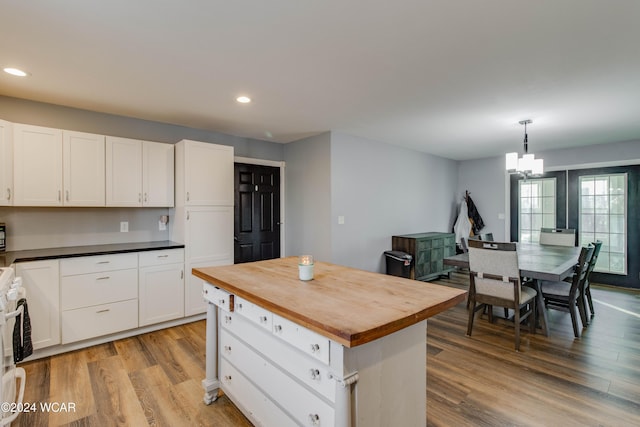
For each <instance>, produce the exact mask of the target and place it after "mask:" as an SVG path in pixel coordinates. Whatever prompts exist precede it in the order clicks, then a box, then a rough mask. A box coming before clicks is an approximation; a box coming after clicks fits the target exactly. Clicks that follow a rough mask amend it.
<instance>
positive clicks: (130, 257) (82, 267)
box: [60, 253, 138, 276]
mask: <svg viewBox="0 0 640 427" xmlns="http://www.w3.org/2000/svg"><path fill="white" fill-rule="evenodd" d="M127 268H138V254H137V253H127V254H114V255H96V256H88V257H79V258H68V259H62V260H60V275H61V276H71V275H74V274H87V273H99V272H101V271H112V270H125V269H127Z"/></svg>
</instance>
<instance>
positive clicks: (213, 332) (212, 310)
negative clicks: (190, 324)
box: [202, 302, 220, 405]
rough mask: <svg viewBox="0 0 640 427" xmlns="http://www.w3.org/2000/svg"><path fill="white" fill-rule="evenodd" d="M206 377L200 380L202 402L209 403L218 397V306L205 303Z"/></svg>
mask: <svg viewBox="0 0 640 427" xmlns="http://www.w3.org/2000/svg"><path fill="white" fill-rule="evenodd" d="M206 334H207V337H206V338H207V343H206V356H205V361H206V377H205V379H203V380H202V387H203V388H204V403H205V404H206V405H210V404H211V403H212V402H215V401H216V400H217V399H218V389H219V388H220V380H219V379H218V308H217V307H216V306H215V305H214V304H212V303H210V302H208V303H207V331H206Z"/></svg>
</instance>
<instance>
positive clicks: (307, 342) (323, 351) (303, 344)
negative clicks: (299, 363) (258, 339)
mask: <svg viewBox="0 0 640 427" xmlns="http://www.w3.org/2000/svg"><path fill="white" fill-rule="evenodd" d="M273 333H274V334H275V335H276V336H277V337H280V338H282V339H283V340H285V341H286V342H287V343H289V344H291V345H292V346H294V347H296V348H298V349H300V350H302V352H303V353H305V354H308V355H310V356H312V357H314V358H316V359H318V360H320V361H321V362H323V363H325V364H327V365H328V364H329V339H328V338H325V337H323V336H322V335H320V334H317V333H315V332H313V331H311V330H309V329H307V328H305V327H303V326H300V325H298V324H297V323H294V322H292V321H290V320H287V319H285V318H284V317H281V316H278V315H277V314H274V315H273Z"/></svg>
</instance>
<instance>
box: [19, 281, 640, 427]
mask: <svg viewBox="0 0 640 427" xmlns="http://www.w3.org/2000/svg"><path fill="white" fill-rule="evenodd" d="M438 283H440V284H443V285H446V286H454V287H463V288H466V287H467V284H468V279H467V277H466V276H465V275H463V274H455V273H454V274H453V275H452V278H451V279H442V280H439V281H438ZM593 294H594V299H595V300H597V302H596V303H595V304H596V306H595V309H596V316H595V317H594V318H593V319H592V323H591V325H590V326H589V327H588V328H587V329H584V330H583V335H582V338H581V339H579V340H574V338H573V332H572V329H571V320H570V319H569V314H568V313H563V312H556V311H550V312H549V314H550V326H551V331H550V336H549V337H544V336H542V335H533V336H532V335H529V334H528V333H526V332H525V333H523V336H522V344H521V351H520V352H518V353H516V352H515V351H514V350H513V328H512V327H510V326H509V325H507V324H502V323H497V324H493V325H490V324H489V323H488V322H487V321H486V319H481V318H478V319H476V322H475V324H474V331H473V335H472V336H471V337H467V336H466V335H465V332H466V324H467V311H466V308H465V304H464V303H461V304H459V305H458V306H456V307H454V308H453V309H451V310H448V311H446V312H444V313H441V314H439V315H437V316H435V317H433V318H431V319H429V321H428V327H427V353H428V365H427V414H428V417H427V419H428V425H433V426H511V425H519V426H572V425H575V426H632V425H640V317H639V316H640V293H638V292H625V291H620V290H615V289H609V288H597V287H594V289H593ZM204 349H205V322H204V321H200V322H195V323H191V324H188V325H182V326H178V327H175V328H171V329H165V330H162V331H157V332H153V333H149V334H144V335H140V336H137V337H133V338H128V339H124V340H120V341H116V342H113V343H108V344H103V345H99V346H95V347H91V348H88V349H84V350H79V351H75V352H71V353H66V354H62V355H58V356H53V357H50V358H45V359H41V360H37V361H33V362H27V363H24V364H22V366H23V367H24V368H25V369H26V370H27V378H28V380H27V387H26V392H25V400H26V401H28V402H36V403H38V404H39V403H40V402H58V403H63V402H72V403H74V404H75V411H72V412H57V413H56V412H43V411H40V410H38V411H37V412H33V413H23V414H21V416H20V417H19V418H18V420H17V422H16V423H14V425H16V426H111V425H118V426H147V425H149V426H197V425H202V426H217V427H227V426H229V427H231V426H232V427H236V426H249V425H250V423H249V422H248V421H247V420H246V418H244V416H243V415H242V414H241V413H240V411H239V410H238V409H237V408H236V407H235V406H234V405H233V404H232V403H231V402H230V401H229V400H228V399H227V398H225V397H224V396H222V397H221V398H220V399H218V401H217V402H215V403H213V404H211V405H209V406H207V405H205V404H204V403H203V400H202V397H203V390H202V387H201V384H200V381H201V380H202V378H204ZM389 427H403V426H389Z"/></svg>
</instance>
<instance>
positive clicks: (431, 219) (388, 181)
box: [330, 132, 457, 273]
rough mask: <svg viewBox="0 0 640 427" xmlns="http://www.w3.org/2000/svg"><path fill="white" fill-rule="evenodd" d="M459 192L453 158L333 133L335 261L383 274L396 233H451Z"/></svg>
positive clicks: (332, 184) (332, 241)
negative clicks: (385, 257)
mask: <svg viewBox="0 0 640 427" xmlns="http://www.w3.org/2000/svg"><path fill="white" fill-rule="evenodd" d="M456 188H457V162H455V161H453V160H448V159H444V158H441V157H436V156H433V155H430V154H426V153H420V152H417V151H413V150H409V149H405V148H401V147H398V146H393V145H389V144H383V143H380V142H376V141H371V140H366V139H363V138H359V137H354V136H350V135H346V134H342V133H339V132H332V133H331V228H330V229H331V250H332V255H331V261H332V262H334V263H336V264H342V265H347V266H350V267H355V268H360V269H364V270H369V271H376V272H382V273H384V272H385V268H386V267H385V259H384V255H383V252H384V251H385V250H390V249H391V236H392V235H395V234H408V233H419V232H426V231H443V232H449V231H451V227H452V225H453V223H452V221H453V216H454V211H455V202H454V198H455V191H456ZM338 216H344V217H345V222H344V225H339V224H338Z"/></svg>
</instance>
